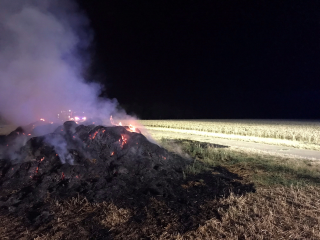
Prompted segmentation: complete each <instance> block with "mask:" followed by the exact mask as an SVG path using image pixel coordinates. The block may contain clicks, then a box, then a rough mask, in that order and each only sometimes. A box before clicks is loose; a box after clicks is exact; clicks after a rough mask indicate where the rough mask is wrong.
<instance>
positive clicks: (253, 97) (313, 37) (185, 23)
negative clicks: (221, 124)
mask: <svg viewBox="0 0 320 240" xmlns="http://www.w3.org/2000/svg"><path fill="white" fill-rule="evenodd" d="M78 2H79V4H80V6H81V8H82V9H83V11H84V12H86V14H87V15H88V17H89V19H90V21H91V23H90V24H91V27H92V29H93V31H94V44H93V47H92V52H93V55H92V58H93V63H92V68H91V74H92V76H94V77H95V79H97V80H98V81H100V82H102V83H103V84H104V85H105V86H106V91H105V93H104V94H105V95H106V96H108V97H110V98H117V99H118V101H119V103H120V105H122V106H123V107H124V108H125V109H126V110H127V111H128V112H134V113H136V114H137V115H138V116H139V117H141V118H145V119H147V118H154V119H158V118H287V119H293V118H294V119H304V118H309V119H319V118H320V1H316V0H308V1H302V0H301V1H294V0H288V1H279V0H277V1H270V0H257V1H243V0H241V1H237V0H232V1H227V0H223V1H222V0H211V1H196V0H194V1H188V0H179V1H178V0H175V1H172V0H171V1H163V0H162V1H121V0H117V1H108V0H90V1H88V0H78Z"/></svg>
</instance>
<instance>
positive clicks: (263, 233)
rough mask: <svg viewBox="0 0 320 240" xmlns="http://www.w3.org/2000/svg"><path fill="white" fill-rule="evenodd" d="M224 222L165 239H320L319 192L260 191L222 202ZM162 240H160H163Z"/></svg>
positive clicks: (307, 189)
mask: <svg viewBox="0 0 320 240" xmlns="http://www.w3.org/2000/svg"><path fill="white" fill-rule="evenodd" d="M220 204H223V205H225V206H229V207H228V208H219V209H218V211H219V213H220V215H221V216H222V218H221V221H220V220H218V219H211V220H209V221H207V222H206V224H204V225H203V226H199V228H198V229H197V230H195V231H190V232H187V233H185V234H177V235H175V236H166V234H163V235H162V236H161V238H162V239H168V238H167V237H169V238H170V239H320V188H319V187H314V186H310V187H305V188H299V187H289V188H286V187H277V188H259V189H258V191H257V193H253V194H248V195H246V196H242V197H236V196H234V195H231V196H229V197H228V198H225V199H223V200H222V201H221V202H220ZM161 238H160V239H161Z"/></svg>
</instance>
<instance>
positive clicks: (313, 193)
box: [0, 186, 320, 240]
mask: <svg viewBox="0 0 320 240" xmlns="http://www.w3.org/2000/svg"><path fill="white" fill-rule="evenodd" d="M49 201H52V204H53V208H52V213H54V214H55V215H54V219H53V220H52V222H50V226H51V227H50V230H47V229H48V225H46V224H44V225H43V226H40V227H39V228H38V229H37V230H32V229H30V228H25V227H22V226H23V225H22V224H21V222H20V221H19V219H14V218H6V219H4V218H3V217H1V219H0V220H1V222H2V224H1V226H0V234H1V239H34V240H49V239H50V240H52V239H96V238H95V237H93V236H92V233H91V232H90V231H89V230H88V229H93V228H95V227H97V226H99V227H100V228H102V229H103V228H105V229H106V232H108V233H112V234H114V235H113V237H112V239H135V238H131V237H129V236H128V235H126V236H127V238H126V237H124V235H123V234H122V232H121V231H123V230H124V229H126V232H127V233H132V234H133V236H135V234H134V233H135V232H139V231H140V228H141V229H142V228H143V229H148V230H145V231H148V232H152V228H153V227H155V226H148V225H145V224H144V223H141V225H140V228H139V229H137V228H133V229H130V225H128V228H127V227H126V224H127V222H128V220H129V218H130V217H132V214H133V212H132V211H131V210H128V209H122V208H120V209H119V208H117V207H116V206H115V205H114V204H112V203H105V202H104V203H99V204H92V203H89V202H88V201H87V200H86V199H80V198H73V199H72V200H69V201H66V202H62V203H59V202H55V201H53V200H49ZM163 204H164V203H158V204H157V205H159V206H160V207H165V206H162V205H163ZM208 204H210V205H212V206H219V207H218V209H217V210H218V213H219V214H220V216H221V219H217V218H216V217H213V218H212V219H210V220H208V221H206V222H205V224H203V225H200V226H199V227H198V228H197V229H196V230H193V231H188V232H186V233H175V234H172V233H170V234H169V233H168V229H170V227H171V225H173V224H174V219H173V222H172V223H169V224H168V225H167V226H165V227H163V230H162V234H161V235H160V236H154V235H153V234H151V235H150V238H149V239H180V240H182V239H183V240H191V239H230V240H231V239H252V240H253V239H320V187H315V186H306V187H292V186H291V187H272V188H271V187H259V188H258V189H257V192H256V193H250V194H247V195H245V196H235V195H233V194H231V195H230V196H229V197H228V198H223V199H220V200H219V201H218V200H214V199H213V200H212V201H211V202H210V203H208ZM149 217H150V218H151V217H152V214H150V216H148V218H149ZM84 221H87V224H88V227H84V224H83V222H84ZM102 239H103V238H102Z"/></svg>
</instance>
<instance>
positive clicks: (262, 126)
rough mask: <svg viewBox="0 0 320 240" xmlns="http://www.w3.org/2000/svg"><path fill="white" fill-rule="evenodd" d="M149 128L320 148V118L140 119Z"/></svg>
mask: <svg viewBox="0 0 320 240" xmlns="http://www.w3.org/2000/svg"><path fill="white" fill-rule="evenodd" d="M139 122H140V123H141V124H143V125H144V126H145V127H146V128H147V129H150V130H160V129H163V130H166V131H177V132H185V133H189V134H198V135H206V136H212V137H219V138H228V139H236V140H241V141H251V142H259V143H267V144H274V145H283V146H291V147H296V148H302V149H313V150H320V122H317V121H313V122H312V121H285V120H283V121H281V120H139Z"/></svg>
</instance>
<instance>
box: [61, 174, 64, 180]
mask: <svg viewBox="0 0 320 240" xmlns="http://www.w3.org/2000/svg"><path fill="white" fill-rule="evenodd" d="M61 179H62V180H63V179H64V173H63V172H62V174H61Z"/></svg>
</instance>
